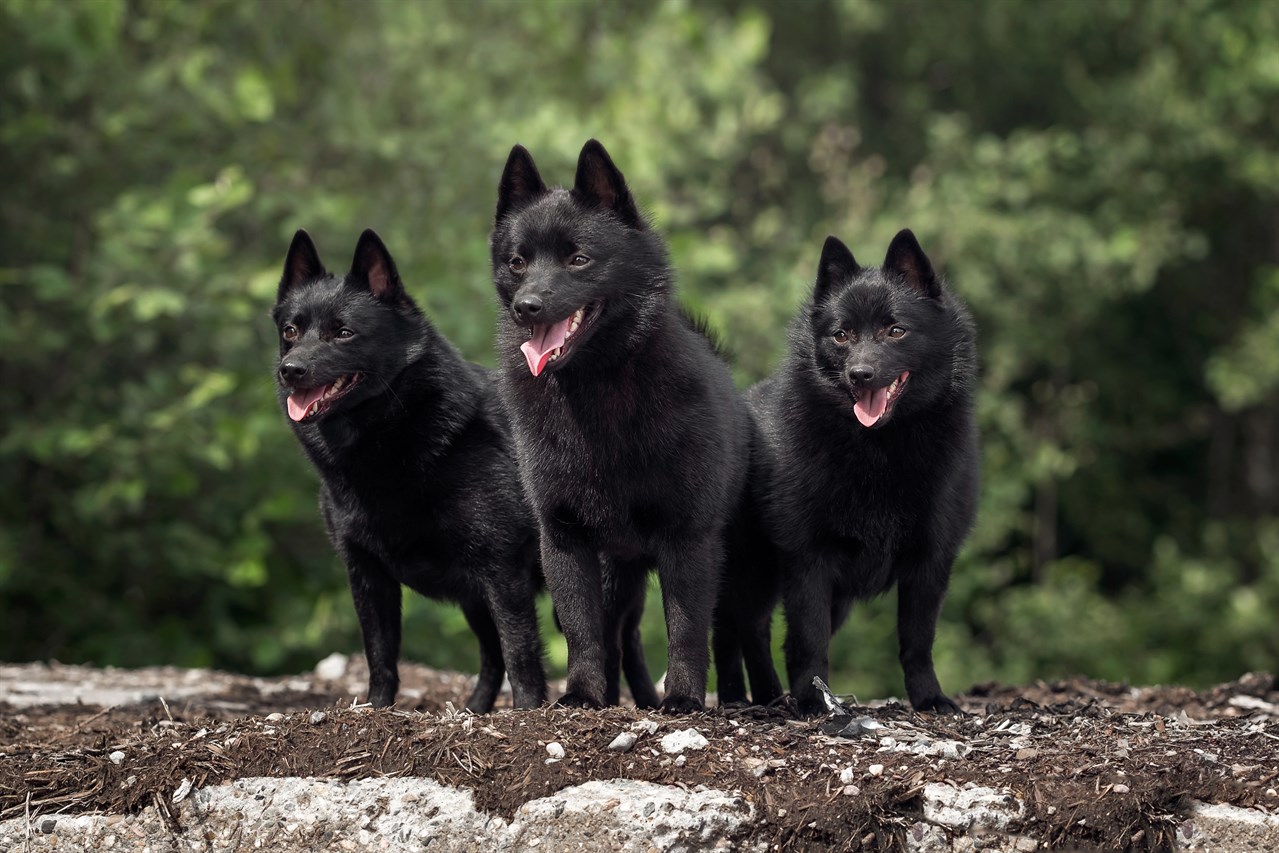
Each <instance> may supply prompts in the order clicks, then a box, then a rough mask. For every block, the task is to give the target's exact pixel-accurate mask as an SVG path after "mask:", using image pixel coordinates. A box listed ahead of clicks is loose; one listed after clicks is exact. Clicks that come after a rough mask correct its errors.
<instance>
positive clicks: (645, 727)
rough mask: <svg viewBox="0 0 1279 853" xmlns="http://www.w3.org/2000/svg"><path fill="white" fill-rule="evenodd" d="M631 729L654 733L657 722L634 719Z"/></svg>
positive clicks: (643, 732)
mask: <svg viewBox="0 0 1279 853" xmlns="http://www.w3.org/2000/svg"><path fill="white" fill-rule="evenodd" d="M631 731H635V732H639V733H640V734H646V735H655V734H657V723H655V722H653V721H652V720H636V721H635V722H634V723H631Z"/></svg>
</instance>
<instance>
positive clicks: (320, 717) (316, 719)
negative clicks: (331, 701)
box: [311, 711, 329, 723]
mask: <svg viewBox="0 0 1279 853" xmlns="http://www.w3.org/2000/svg"><path fill="white" fill-rule="evenodd" d="M328 716H329V715H328V714H326V713H324V712H323V711H312V712H311V722H313V723H322V722H324V720H325V719H326V718H327V717H328Z"/></svg>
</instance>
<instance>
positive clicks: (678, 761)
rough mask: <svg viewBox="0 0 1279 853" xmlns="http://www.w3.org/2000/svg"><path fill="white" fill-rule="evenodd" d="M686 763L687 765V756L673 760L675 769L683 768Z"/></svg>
mask: <svg viewBox="0 0 1279 853" xmlns="http://www.w3.org/2000/svg"><path fill="white" fill-rule="evenodd" d="M687 763H688V756H687V755H680V756H679V757H678V758H676V759H675V766H676V767H683V766H684V765H685V764H687Z"/></svg>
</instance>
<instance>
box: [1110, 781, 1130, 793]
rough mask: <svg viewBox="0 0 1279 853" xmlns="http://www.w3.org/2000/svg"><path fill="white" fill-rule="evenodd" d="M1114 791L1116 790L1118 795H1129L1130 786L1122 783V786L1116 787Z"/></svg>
mask: <svg viewBox="0 0 1279 853" xmlns="http://www.w3.org/2000/svg"><path fill="white" fill-rule="evenodd" d="M1113 790H1114V792H1115V793H1116V794H1126V793H1128V791H1129V788H1128V786H1127V785H1124V784H1122V783H1121V784H1119V785H1116V786H1115V787H1114V788H1113Z"/></svg>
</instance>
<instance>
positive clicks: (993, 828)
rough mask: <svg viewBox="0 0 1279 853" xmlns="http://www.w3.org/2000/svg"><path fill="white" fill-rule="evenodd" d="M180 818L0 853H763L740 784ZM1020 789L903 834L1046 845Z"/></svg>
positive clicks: (1219, 840)
mask: <svg viewBox="0 0 1279 853" xmlns="http://www.w3.org/2000/svg"><path fill="white" fill-rule="evenodd" d="M172 799H174V800H176V802H172V803H170V804H168V806H167V807H168V810H169V811H170V812H171V813H172V815H173V818H174V821H173V822H171V821H170V820H169V819H168V818H166V817H165V816H163V815H161V813H160V812H159V811H157V809H156V808H155V807H154V806H152V807H149V808H147V809H145V810H144V811H142V812H140V813H139V814H135V815H127V816H126V815H96V816H75V817H61V818H59V817H53V816H43V817H39V818H36V819H35V820H33V821H30V822H28V821H26V820H24V819H21V818H19V819H15V820H8V821H4V822H3V823H0V853H18V851H23V853H26V851H42V852H43V851H79V850H86V851H87V850H93V851H97V850H110V851H146V853H177V851H195V850H199V851H210V850H272V851H279V853H294V851H313V850H338V851H424V850H429V851H450V853H472V851H474V853H490V851H539V853H540V851H552V850H553V851H578V850H581V851H594V850H612V851H625V853H652V851H671V853H684V851H699V850H758V851H760V853H763V851H764V850H765V849H766V847H767V845H766V843H759V844H754V845H751V844H748V843H746V842H745V841H744V840H745V839H746V838H747V837H748V836H750V835H751V828H752V825H753V822H754V821H755V820H757V817H758V816H757V815H756V812H755V809H754V808H753V807H752V806H751V804H750V803H749V802H747V801H746V800H745V799H744V798H743V797H742V796H740V795H739V794H736V793H726V792H723V791H714V790H706V789H702V788H697V789H693V790H685V789H683V788H679V787H674V786H668V785H657V784H653V783H650V782H639V781H632V780H622V779H615V780H610V781H603V782H588V783H586V784H583V785H578V786H575V787H571V788H565V789H563V790H561V791H558V792H556V793H555V794H553V795H551V796H548V797H543V798H541V799H537V800H532V801H530V802H528V803H525V804H524V805H523V806H522V807H521V808H520V809H519V811H518V812H517V813H516V814H515V816H514V819H513V820H511V821H507V820H504V819H502V818H500V817H494V816H491V815H488V814H485V813H483V812H480V811H477V810H476V808H475V806H474V801H473V797H472V794H471V792H470V791H469V790H465V789H457V788H450V787H447V786H444V785H441V784H439V783H437V782H434V781H433V780H430V779H422V778H405V779H365V780H357V781H352V782H342V781H336V780H327V779H311V778H307V779H298V778H286V779H276V778H251V779H240V780H238V781H235V782H232V783H228V784H224V785H216V786H210V787H208V788H205V789H203V790H197V791H190V790H189V789H188V791H185V792H184V791H182V789H181V788H179V789H178V791H176V792H174V796H173V797H172ZM1024 817H1025V807H1024V805H1023V801H1022V798H1021V797H1019V796H1018V794H1017V793H1016V792H1015V791H1011V790H1007V789H1002V790H1001V789H995V788H983V787H977V786H965V787H957V786H952V785H946V784H932V785H929V786H927V788H926V789H925V790H924V792H923V819H922V820H920V821H918V822H917V823H915V824H914V825H913V826H911V827H909V828H908V829H907V831H906V847H907V849H908V850H911V851H918V853H970V851H979V850H980V851H988V853H1027V851H1032V850H1038V849H1044V845H1043V843H1042V842H1041V841H1040V840H1038V839H1037V838H1036V837H1035V836H1034V833H1033V828H1032V827H1030V826H1028V825H1027V824H1026V823H1025V821H1024ZM1176 819H1177V820H1179V821H1180V823H1179V824H1178V829H1177V843H1178V849H1180V850H1203V851H1209V850H1211V851H1216V852H1217V853H1229V851H1250V853H1252V852H1253V851H1255V852H1256V853H1279V816H1274V815H1267V814H1264V813H1262V812H1258V811H1252V810H1249V809H1241V808H1236V807H1233V806H1224V805H1213V804H1206V803H1193V802H1192V803H1187V804H1186V807H1185V808H1184V810H1183V812H1182V814H1180V815H1178V816H1177V817H1176Z"/></svg>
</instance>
